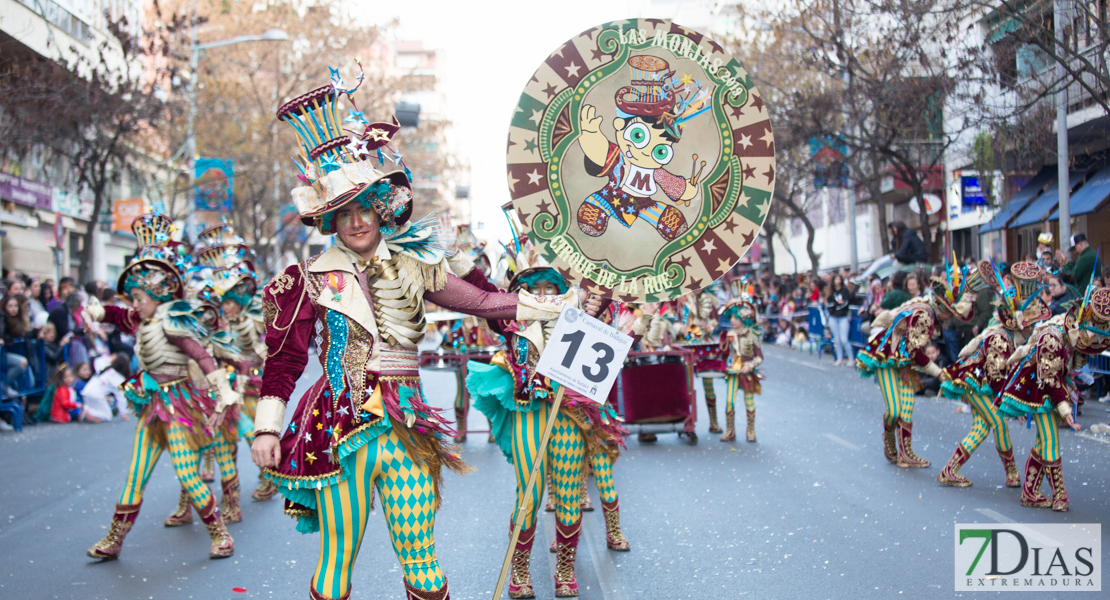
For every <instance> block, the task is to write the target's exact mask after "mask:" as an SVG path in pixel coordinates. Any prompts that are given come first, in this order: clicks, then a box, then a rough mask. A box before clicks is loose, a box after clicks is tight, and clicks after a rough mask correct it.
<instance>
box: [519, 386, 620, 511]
mask: <svg viewBox="0 0 1110 600" xmlns="http://www.w3.org/2000/svg"><path fill="white" fill-rule="evenodd" d="M550 415H551V405H550V404H547V403H546V402H545V403H542V404H541V406H540V408H539V409H537V410H530V411H523V412H513V413H512V417H513V466H514V468H515V469H516V508H515V509H514V510H513V521H514V522H515V521H516V517H517V512H516V511H518V510H520V507H522V506H523V507H524V510H525V514H524V528H525V529H528V528H531V527H532V526H533V525H535V524H536V506H538V505H539V502H540V498H542V497H543V486H544V477H543V474H544V473H545V472H546V471H547V470H549V469H550V472H551V486H552V488H553V489H552V492H553V496H554V498H555V518H557V519H558V520H559V522H560V523H562V524H563V525H573V524H575V523H577V522H578V520H579V518H580V517H581V515H582V513H581V510H580V508H579V505H578V501H579V493H580V490H581V487H579V486H581V485H582V484H583V482H582V474H583V471H582V469H583V467H584V463H585V460H586V440H585V438H584V437H583V436H582V430H581V429H579V428H578V425H576V424H575V422H574V421H572V420H571V419H569V418H568V417H566V416H565V415H564V414H563V413H562V411H561V410H560V412H559V414H558V415H556V417H555V425H554V427H553V428H552V430H551V441H550V443H549V444H548V446H547V454H546V455H545V456H540V457H539V459H540V474H539V478H538V479H537V480H536V487H535V488H533V490H532V497H531V498H528V499H527V501H525V498H524V491H525V489H526V488H527V487H528V475H529V474H530V473H531V472H532V465H533V464H535V461H536V457H537V455H538V454H539V445H540V439H541V438H542V437H543V432H544V429H545V428H546V427H547V419H548V418H550ZM595 464H596V463H595ZM595 469H598V467H596V466H595ZM607 473H608V479H609V481H610V485H611V482H612V464H611V463H610V464H609V467H608V471H607ZM601 479H602V476H601V475H598V482H599V485H600V482H601ZM613 493H614V495H615V494H616V492H615V491H614V492H613Z"/></svg>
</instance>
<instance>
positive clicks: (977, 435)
mask: <svg viewBox="0 0 1110 600" xmlns="http://www.w3.org/2000/svg"><path fill="white" fill-rule="evenodd" d="M964 398H966V399H967V401H968V403H969V404H971V411H972V412H973V413H975V419H974V421H973V423H972V425H971V432H970V433H968V434H967V437H965V438H964V439H963V441H962V442H960V443H961V444H962V445H963V447H964V450H967V451H968V453H969V454H971V453H973V452H975V449H976V448H978V447H979V444H982V443H983V440H985V439H987V435H989V434H990V432H991V429H993V430H994V444H995V446H996V447H997V448H998V451H999V452H1007V451H1009V450H1010V449H1011V448H1013V444H1011V443H1010V428H1009V426H1007V425H1006V419H1003V418H1002V415H1000V414H998V408H996V407H995V406H994V398H992V397H991V396H989V395H987V394H982V393H978V392H972V393H968V394H964Z"/></svg>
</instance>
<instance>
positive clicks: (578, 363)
mask: <svg viewBox="0 0 1110 600" xmlns="http://www.w3.org/2000/svg"><path fill="white" fill-rule="evenodd" d="M631 349H632V338H631V337H629V336H627V335H625V334H623V333H621V332H620V331H617V330H616V329H614V328H612V327H610V326H608V325H606V324H605V323H602V322H601V321H599V320H597V319H595V318H593V317H591V316H589V315H587V314H586V313H584V312H582V311H581V310H578V309H576V308H573V307H570V306H567V307H564V308H563V312H562V313H560V314H559V321H558V322H557V323H555V329H554V330H553V331H552V332H551V339H549V340H548V341H547V347H546V348H544V351H543V354H542V355H541V356H540V362H539V364H538V365H536V371H537V372H538V373H539V374H540V375H544V376H546V377H549V378H551V379H552V380H553V381H557V382H559V383H560V384H561V385H564V386H566V387H567V388H568V389H571V390H574V391H575V392H578V393H579V394H582V395H583V396H586V397H587V398H589V399H590V400H593V401H594V402H597V403H599V404H605V400H606V399H607V398H608V397H609V390H610V389H612V387H613V382H614V381H616V380H617V374H618V373H619V372H620V370H621V366H622V365H624V358H625V357H626V356H628V351H629V350H631Z"/></svg>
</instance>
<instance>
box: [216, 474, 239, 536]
mask: <svg viewBox="0 0 1110 600" xmlns="http://www.w3.org/2000/svg"><path fill="white" fill-rule="evenodd" d="M220 511H221V512H223V515H224V523H227V524H228V525H230V524H232V523H239V522H241V521H242V520H243V511H242V510H241V509H240V508H239V475H238V474H236V475H235V476H234V477H232V478H231V479H229V480H227V481H225V482H223V497H222V498H221V507H220Z"/></svg>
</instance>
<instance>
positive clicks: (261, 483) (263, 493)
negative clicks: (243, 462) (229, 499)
mask: <svg viewBox="0 0 1110 600" xmlns="http://www.w3.org/2000/svg"><path fill="white" fill-rule="evenodd" d="M277 493H278V486H277V484H276V483H274V482H272V481H270V480H269V479H266V478H265V477H263V476H262V474H261V473H259V474H258V487H256V488H254V493H252V494H251V498H254V499H255V500H260V501H261V500H269V499H270V498H273V497H274V496H275V495H276V494H277Z"/></svg>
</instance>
